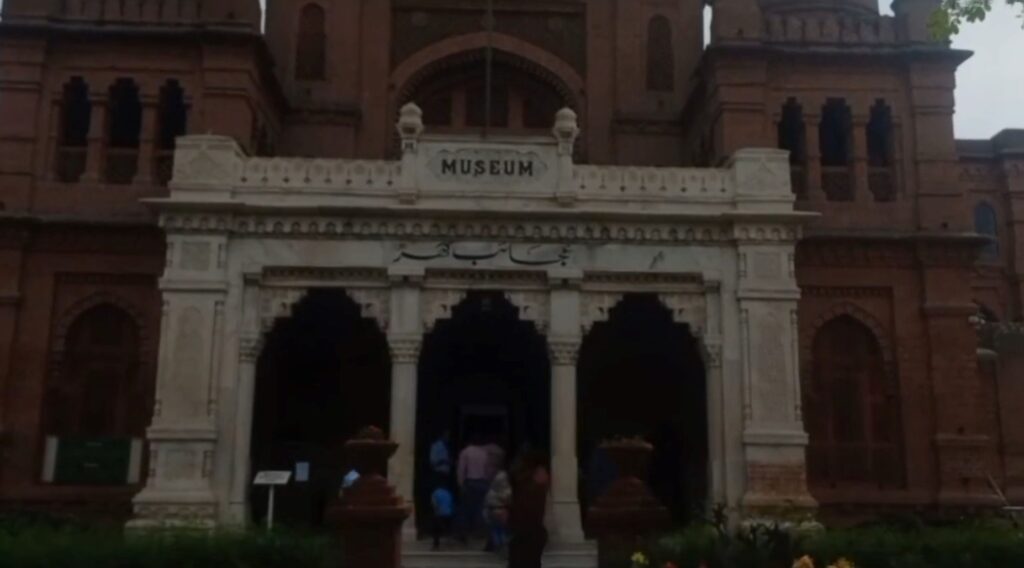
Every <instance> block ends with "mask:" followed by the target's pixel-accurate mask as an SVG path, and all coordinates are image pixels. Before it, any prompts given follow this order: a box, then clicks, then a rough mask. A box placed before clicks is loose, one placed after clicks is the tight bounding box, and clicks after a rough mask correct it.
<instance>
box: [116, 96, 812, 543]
mask: <svg viewBox="0 0 1024 568" xmlns="http://www.w3.org/2000/svg"><path fill="white" fill-rule="evenodd" d="M419 116H420V115H419V113H418V109H416V108H415V107H412V106H410V107H407V108H405V109H403V113H402V118H401V120H400V123H399V132H400V135H401V139H402V158H401V160H400V161H352V160H306V159H290V158H269V159H268V158H251V157H247V156H245V155H244V154H243V153H242V152H241V150H240V149H239V147H238V146H237V145H236V144H235V143H234V142H233V141H232V140H230V139H226V138H221V137H215V136H193V137H186V138H183V139H181V140H180V141H179V144H178V150H177V153H176V156H175V169H174V180H173V182H172V184H171V187H172V191H171V195H170V197H168V198H166V199H159V200H153V201H152V204H153V206H154V207H156V208H157V209H158V210H159V213H160V223H161V226H162V227H163V229H164V230H165V231H166V234H167V269H166V272H165V275H164V277H163V279H162V281H161V288H162V291H163V298H164V303H163V324H162V326H163V327H162V335H161V348H160V358H159V373H158V388H157V393H158V394H157V403H156V410H155V416H154V419H153V423H152V426H151V427H150V429H149V431H148V440H149V447H150V460H149V464H150V467H149V476H148V481H147V484H146V487H145V489H144V490H143V491H142V492H141V493H140V494H139V495H138V497H137V498H136V500H135V514H136V521H134V522H135V523H136V524H139V525H147V524H166V523H176V522H189V523H201V524H207V525H214V524H239V523H243V522H244V521H245V520H246V519H247V515H248V505H247V503H246V499H247V495H248V485H249V483H250V482H251V475H252V472H251V471H250V460H249V447H250V433H251V430H252V421H253V412H252V411H253V397H254V381H255V362H256V358H257V356H258V354H259V352H260V349H261V342H262V340H263V337H264V335H265V333H266V332H267V331H268V330H269V328H270V326H271V325H272V324H273V322H274V321H275V320H276V319H277V318H280V317H285V316H287V315H288V314H289V313H290V310H291V308H292V306H294V305H295V304H296V302H298V301H299V300H300V299H301V298H302V297H303V295H304V294H305V293H306V291H307V290H309V289H310V288H312V287H338V288H342V289H344V290H345V291H346V293H347V294H348V295H349V296H350V297H351V298H353V299H354V300H355V301H356V302H357V303H358V304H359V305H360V306H361V307H362V310H363V314H364V316H366V317H372V318H374V319H376V321H377V322H378V323H379V325H380V327H381V329H382V330H385V331H386V333H387V337H388V341H389V342H390V346H391V353H392V365H393V369H392V406H391V407H392V412H391V416H392V423H391V425H390V432H391V436H392V437H393V438H394V439H395V440H396V441H397V442H398V443H399V444H400V450H399V453H398V454H397V455H396V456H395V458H394V461H393V464H392V468H391V471H390V474H391V476H392V478H393V481H394V483H395V484H396V485H397V487H398V489H399V491H400V492H401V493H402V494H404V495H406V496H411V493H412V487H413V470H414V468H413V463H414V456H415V452H416V451H417V449H416V447H415V440H416V437H415V428H416V422H415V420H416V412H415V406H416V390H417V360H418V357H419V352H420V347H421V343H422V338H423V335H424V333H425V332H426V331H428V330H429V329H430V328H431V326H433V325H434V323H435V322H437V321H438V320H439V319H443V318H446V317H448V316H449V315H450V310H451V309H452V308H453V307H454V306H455V305H457V304H458V302H459V301H460V300H461V299H462V298H463V297H464V296H465V294H466V292H467V291H468V290H473V289H494V290H501V291H503V292H504V293H505V294H506V295H507V297H508V298H509V300H510V301H511V302H512V303H513V304H515V305H516V306H517V307H518V308H519V311H520V317H521V318H522V319H527V320H530V321H533V322H534V323H535V324H536V326H537V328H538V329H539V330H540V331H541V332H542V333H543V334H545V335H546V337H547V338H548V344H549V347H550V362H551V366H552V369H551V408H552V410H551V412H552V416H551V418H552V420H551V422H552V433H551V445H552V447H551V450H552V464H553V465H552V470H553V472H552V473H553V489H552V501H553V509H552V512H553V524H554V526H553V527H552V528H553V529H554V532H555V537H556V538H560V539H563V540H573V539H578V538H581V536H582V532H581V529H580V522H579V518H580V517H579V505H578V503H577V497H576V496H577V488H576V485H577V463H576V455H575V452H576V432H575V430H576V356H577V352H578V349H579V346H580V343H581V341H582V338H583V337H584V335H585V334H586V332H587V330H588V329H589V328H590V326H592V325H593V324H594V323H595V322H598V321H601V320H603V319H605V318H607V317H608V314H609V310H610V309H611V308H612V307H614V306H615V305H616V303H617V302H618V301H619V300H620V299H621V298H622V296H623V295H624V294H625V293H633V292H649V293H654V294H657V295H658V297H659V298H660V299H661V301H662V302H663V303H664V304H665V306H667V307H668V308H669V309H670V310H671V312H672V313H673V315H674V317H675V318H676V320H677V321H679V322H684V323H686V324H688V325H689V326H690V328H691V330H693V331H694V332H695V333H696V334H697V335H698V336H699V338H700V340H701V342H702V344H703V348H704V353H705V358H706V361H705V363H706V368H707V373H708V376H707V384H708V401H707V404H708V419H709V428H708V431H709V437H710V439H709V448H710V454H711V459H710V469H711V472H710V474H711V475H710V479H711V482H710V483H711V487H710V495H711V500H712V501H713V502H714V503H723V504H727V505H728V506H730V507H731V508H733V509H734V510H741V509H759V508H764V507H774V506H784V505H792V504H796V505H805V506H806V505H812V504H813V501H812V500H811V499H810V497H809V496H808V494H807V492H806V488H805V481H804V469H805V468H804V446H805V445H806V442H807V436H806V434H805V433H804V428H803V424H802V418H801V412H800V394H799V382H798V376H799V373H798V369H797V364H798V356H797V353H798V351H797V333H796V321H797V313H796V309H797V299H798V296H799V290H798V288H797V286H796V280H795V274H794V258H793V256H794V245H795V243H796V242H797V240H798V239H799V237H800V224H801V222H802V220H803V219H804V215H803V214H800V213H796V212H794V210H793V197H792V193H791V190H790V179H789V165H788V159H787V156H786V154H785V153H784V152H781V151H777V150H767V149H751V150H744V151H741V152H739V153H737V154H736V155H735V156H734V157H733V159H732V160H731V161H730V163H729V164H728V165H727V167H725V168H722V169H676V168H657V169H656V168H630V167H605V166H588V165H577V164H574V163H573V160H572V155H573V146H574V144H575V141H576V137H577V135H578V128H577V127H576V119H575V116H574V115H573V114H572V113H571V111H562V112H561V113H560V114H559V116H558V118H557V121H556V126H555V128H554V131H553V136H552V137H550V138H523V139H494V138H491V139H488V140H486V141H484V140H481V139H479V138H468V137H452V136H448V137H441V136H431V135H429V133H424V132H423V126H422V122H421V121H420V118H419ZM624 388H625V387H624ZM420 451H422V449H421V450H420Z"/></svg>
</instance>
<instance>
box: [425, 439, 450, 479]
mask: <svg viewBox="0 0 1024 568" xmlns="http://www.w3.org/2000/svg"><path fill="white" fill-rule="evenodd" d="M451 439H452V437H451V434H450V433H449V432H448V431H447V430H446V431H444V432H442V433H441V435H440V436H438V438H437V440H435V441H434V443H433V444H431V445H430V470H431V471H432V472H433V473H434V477H435V478H439V479H445V480H449V479H450V477H449V476H451V474H452V454H451V450H450V449H449V447H450V445H451Z"/></svg>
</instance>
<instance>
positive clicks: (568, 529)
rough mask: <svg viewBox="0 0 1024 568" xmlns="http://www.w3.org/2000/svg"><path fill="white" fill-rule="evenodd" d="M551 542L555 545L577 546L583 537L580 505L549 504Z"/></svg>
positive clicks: (565, 503)
mask: <svg viewBox="0 0 1024 568" xmlns="http://www.w3.org/2000/svg"><path fill="white" fill-rule="evenodd" d="M551 522H552V527H551V542H553V543H556V544H579V543H582V542H584V541H585V540H586V538H585V537H584V536H583V520H582V519H581V518H580V504H579V503H578V502H576V501H568V502H566V501H563V502H553V503H551Z"/></svg>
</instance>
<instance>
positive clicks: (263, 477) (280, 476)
mask: <svg viewBox="0 0 1024 568" xmlns="http://www.w3.org/2000/svg"><path fill="white" fill-rule="evenodd" d="M291 478H292V472H290V471H261V472H259V473H257V474H256V479H255V480H254V481H253V482H252V483H253V485H256V486H267V487H268V489H269V491H268V493H267V531H272V530H274V489H275V488H277V486H278V485H288V482H289V481H290V480H291Z"/></svg>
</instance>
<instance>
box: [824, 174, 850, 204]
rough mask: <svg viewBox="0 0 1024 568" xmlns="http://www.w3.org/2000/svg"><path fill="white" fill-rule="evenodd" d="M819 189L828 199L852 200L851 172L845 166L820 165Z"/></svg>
mask: <svg viewBox="0 0 1024 568" xmlns="http://www.w3.org/2000/svg"><path fill="white" fill-rule="evenodd" d="M821 189H822V190H823V191H824V192H825V198H826V199H828V200H829V201H853V172H852V171H851V170H850V168H849V167H847V166H824V167H822V168H821Z"/></svg>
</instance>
